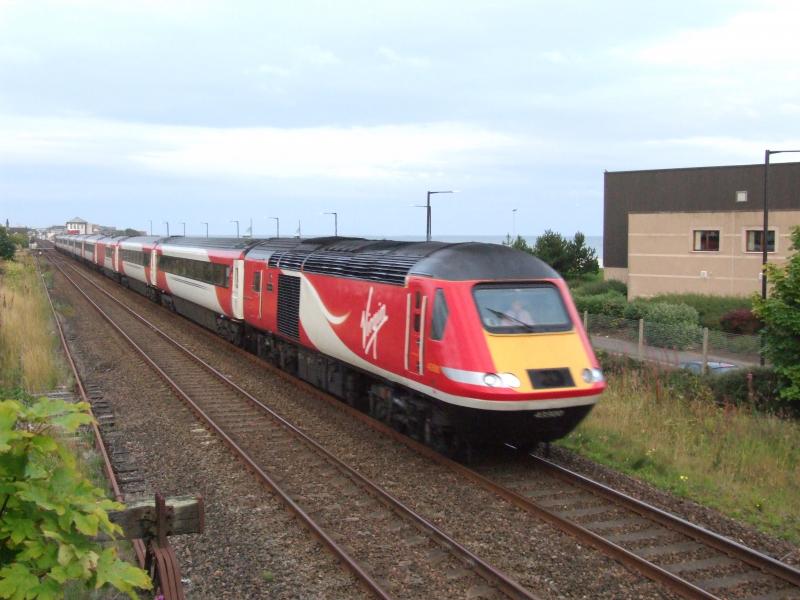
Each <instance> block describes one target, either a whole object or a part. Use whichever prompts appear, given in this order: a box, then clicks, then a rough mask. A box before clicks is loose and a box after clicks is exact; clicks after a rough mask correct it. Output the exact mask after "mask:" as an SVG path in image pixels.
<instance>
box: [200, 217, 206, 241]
mask: <svg viewBox="0 0 800 600" xmlns="http://www.w3.org/2000/svg"><path fill="white" fill-rule="evenodd" d="M200 222H201V223H202V224H203V225H205V226H206V237H208V223H207V222H206V221H200Z"/></svg>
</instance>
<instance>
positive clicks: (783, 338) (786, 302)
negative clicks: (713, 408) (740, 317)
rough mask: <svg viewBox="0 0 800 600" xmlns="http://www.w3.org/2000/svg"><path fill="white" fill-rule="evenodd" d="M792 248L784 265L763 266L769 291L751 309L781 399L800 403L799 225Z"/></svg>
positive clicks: (793, 234) (795, 231)
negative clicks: (760, 323) (777, 377)
mask: <svg viewBox="0 0 800 600" xmlns="http://www.w3.org/2000/svg"><path fill="white" fill-rule="evenodd" d="M792 248H793V249H794V250H795V252H794V253H793V254H792V256H791V258H790V259H789V261H788V263H787V264H786V265H785V266H783V267H779V266H777V265H774V264H768V265H767V266H766V275H767V282H769V283H770V284H771V292H770V295H769V296H768V297H767V298H766V300H762V299H761V298H758V297H755V298H754V300H753V304H754V306H753V312H754V313H755V315H756V316H757V317H759V318H760V319H761V320H762V321H763V322H764V324H765V327H764V339H765V340H766V347H765V354H766V356H767V358H769V359H770V360H771V361H772V364H773V365H775V370H776V371H777V372H778V374H779V375H780V376H781V379H782V385H781V392H780V395H781V398H783V399H784V400H786V401H790V402H794V403H796V404H800V310H798V307H800V227H795V228H794V229H793V230H792Z"/></svg>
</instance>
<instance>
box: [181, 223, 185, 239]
mask: <svg viewBox="0 0 800 600" xmlns="http://www.w3.org/2000/svg"><path fill="white" fill-rule="evenodd" d="M181 225H183V237H186V221H181Z"/></svg>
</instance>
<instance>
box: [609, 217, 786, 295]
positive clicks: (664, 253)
mask: <svg viewBox="0 0 800 600" xmlns="http://www.w3.org/2000/svg"><path fill="white" fill-rule="evenodd" d="M798 225H800V208H798V209H797V210H772V211H770V213H769V228H770V230H774V231H775V252H770V253H769V262H772V263H776V264H785V262H786V260H787V258H788V257H789V256H790V255H791V253H792V250H791V230H792V228H793V227H797V226H798ZM762 227H763V213H762V212H761V211H746V212H745V211H741V210H739V211H729V212H652V213H630V214H629V215H628V227H627V229H628V257H627V258H628V260H627V264H628V268H627V282H628V297H629V298H636V297H638V296H645V297H646V296H654V295H656V294H664V293H684V292H685V293H700V294H715V295H735V296H749V295H751V294H753V293H755V292H758V291H760V290H761V279H760V273H761V260H762V255H761V252H760V251H756V252H748V251H747V246H746V244H747V233H746V232H747V231H748V230H758V231H760V230H761V229H762ZM695 230H717V231H719V250H717V251H695V250H694V231H695ZM624 270H625V269H619V268H617V269H614V272H612V275H620V274H621V273H616V271H620V272H621V271H624ZM606 277H607V278H609V275H608V274H607V275H606Z"/></svg>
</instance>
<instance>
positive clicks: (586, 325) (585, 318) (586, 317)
mask: <svg viewBox="0 0 800 600" xmlns="http://www.w3.org/2000/svg"><path fill="white" fill-rule="evenodd" d="M583 330H584V331H585V332H586V333H589V311H588V310H585V311H583Z"/></svg>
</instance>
